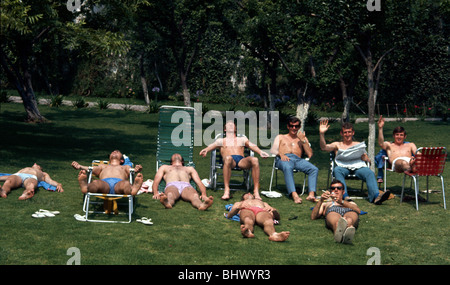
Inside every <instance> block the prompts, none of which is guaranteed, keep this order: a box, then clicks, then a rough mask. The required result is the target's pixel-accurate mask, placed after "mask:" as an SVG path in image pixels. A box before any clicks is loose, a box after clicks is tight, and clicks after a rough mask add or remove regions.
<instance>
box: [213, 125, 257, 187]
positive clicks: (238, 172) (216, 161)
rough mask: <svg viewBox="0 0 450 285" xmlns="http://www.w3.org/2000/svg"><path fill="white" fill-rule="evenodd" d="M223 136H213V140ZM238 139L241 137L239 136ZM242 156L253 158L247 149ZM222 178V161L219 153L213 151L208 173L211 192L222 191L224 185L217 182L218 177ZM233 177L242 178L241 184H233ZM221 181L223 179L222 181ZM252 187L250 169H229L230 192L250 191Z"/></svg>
mask: <svg viewBox="0 0 450 285" xmlns="http://www.w3.org/2000/svg"><path fill="white" fill-rule="evenodd" d="M223 135H224V134H222V133H221V134H218V135H216V136H215V138H214V140H217V139H219V138H222V137H223ZM237 136H238V137H240V136H243V135H241V134H238V135H237ZM244 156H245V157H247V156H254V152H253V151H252V150H250V149H248V148H245V150H244ZM220 176H222V177H223V159H222V156H221V155H220V151H218V150H217V149H214V150H212V151H211V167H210V173H209V180H210V187H211V188H212V189H213V190H219V189H220V190H223V189H224V188H223V186H224V185H225V184H224V183H223V182H219V177H220ZM233 177H242V183H236V182H233ZM222 180H223V179H222ZM251 187H252V169H251V168H250V169H241V168H239V167H237V166H236V167H235V168H233V169H231V179H230V190H242V189H246V190H247V191H250V189H251Z"/></svg>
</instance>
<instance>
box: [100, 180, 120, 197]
mask: <svg viewBox="0 0 450 285" xmlns="http://www.w3.org/2000/svg"><path fill="white" fill-rule="evenodd" d="M102 181H105V182H106V183H108V185H109V193H108V194H116V192H115V191H114V187H115V186H116V184H117V183H118V182H119V181H122V179H120V178H105V179H102Z"/></svg>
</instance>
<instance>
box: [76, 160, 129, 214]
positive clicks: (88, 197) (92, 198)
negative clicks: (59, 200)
mask: <svg viewBox="0 0 450 285" xmlns="http://www.w3.org/2000/svg"><path fill="white" fill-rule="evenodd" d="M108 163H109V162H108V161H103V160H93V161H92V165H91V166H90V167H89V170H88V184H89V183H91V181H92V178H93V177H92V170H93V168H94V166H97V165H100V164H108ZM134 174H135V171H134V169H133V168H131V169H130V184H133V181H134ZM120 200H125V202H123V203H119V202H120ZM134 200H135V197H134V196H132V195H123V194H104V193H90V192H88V193H86V194H85V196H84V202H83V212H84V213H85V220H86V221H88V222H101V223H131V215H132V214H133V212H134ZM100 204H102V205H103V211H99V210H95V209H94V210H92V209H90V207H91V206H94V205H100ZM121 205H126V206H128V211H126V212H119V206H121ZM112 213H114V214H115V215H119V214H125V215H126V216H127V218H128V220H127V221H121V220H112V219H108V220H106V219H92V218H90V216H89V214H112Z"/></svg>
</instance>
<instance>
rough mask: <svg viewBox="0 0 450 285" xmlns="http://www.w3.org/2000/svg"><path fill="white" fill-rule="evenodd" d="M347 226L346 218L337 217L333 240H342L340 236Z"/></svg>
mask: <svg viewBox="0 0 450 285" xmlns="http://www.w3.org/2000/svg"><path fill="white" fill-rule="evenodd" d="M346 228H347V220H345V219H344V218H342V217H341V218H339V221H338V224H337V228H336V232H335V233H334V240H335V241H336V242H342V236H343V235H344V231H345V229H346Z"/></svg>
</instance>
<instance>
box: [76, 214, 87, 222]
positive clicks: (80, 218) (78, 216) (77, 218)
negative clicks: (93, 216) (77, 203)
mask: <svg viewBox="0 0 450 285" xmlns="http://www.w3.org/2000/svg"><path fill="white" fill-rule="evenodd" d="M73 217H74V218H75V220H77V221H80V222H86V217H85V216H82V215H79V214H75V215H73Z"/></svg>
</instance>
